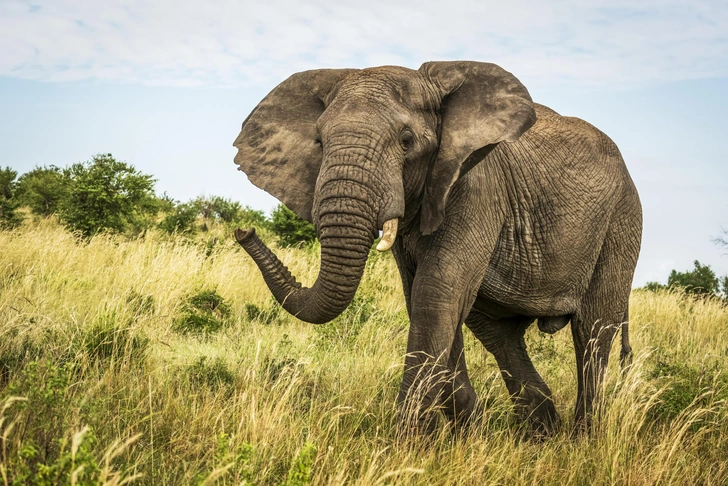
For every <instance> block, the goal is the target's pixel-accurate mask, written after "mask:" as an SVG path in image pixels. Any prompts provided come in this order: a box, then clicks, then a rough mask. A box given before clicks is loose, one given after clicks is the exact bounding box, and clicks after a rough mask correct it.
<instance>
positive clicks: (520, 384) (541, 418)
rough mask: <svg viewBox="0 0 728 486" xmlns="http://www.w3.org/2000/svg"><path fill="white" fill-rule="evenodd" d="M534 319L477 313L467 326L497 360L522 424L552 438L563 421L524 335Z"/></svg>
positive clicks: (470, 317) (472, 316) (466, 322)
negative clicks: (532, 359)
mask: <svg viewBox="0 0 728 486" xmlns="http://www.w3.org/2000/svg"><path fill="white" fill-rule="evenodd" d="M532 321H533V319H531V318H512V319H499V320H494V319H491V318H489V317H487V316H485V315H484V314H482V313H481V312H479V311H477V310H475V309H473V310H472V311H471V312H470V314H469V315H468V317H467V319H466V320H465V324H466V325H467V326H468V327H469V328H470V330H471V331H473V334H474V335H475V337H477V338H478V340H480V342H481V343H483V346H485V348H486V349H487V350H488V351H489V352H491V353H492V354H493V356H495V359H496V361H497V363H498V366H499V367H500V370H501V374H502V376H503V379H504V380H505V383H506V388H508V393H510V395H511V399H512V400H513V403H514V405H515V408H516V414H517V415H518V417H519V419H520V420H521V421H524V422H525V421H528V422H529V424H530V426H531V429H532V431H533V432H534V433H535V434H538V435H544V434H550V433H552V432H553V430H554V429H555V428H556V427H557V426H558V424H559V422H560V419H559V415H558V413H557V412H556V408H555V407H554V403H553V400H552V398H551V390H550V389H549V387H548V386H547V385H546V383H545V382H544V381H543V379H542V378H541V375H539V374H538V371H536V368H534V366H533V363H532V362H531V358H530V357H529V356H528V352H527V351H526V342H525V340H524V335H525V333H526V329H527V328H528V326H529V325H530V324H531V322H532Z"/></svg>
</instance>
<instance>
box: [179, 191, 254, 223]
mask: <svg viewBox="0 0 728 486" xmlns="http://www.w3.org/2000/svg"><path fill="white" fill-rule="evenodd" d="M190 204H191V205H192V206H194V207H195V208H197V210H198V212H199V214H200V216H202V217H203V218H204V219H214V220H216V221H223V222H225V223H232V222H233V221H239V220H240V219H241V217H242V216H243V211H244V210H243V208H242V207H241V206H240V203H239V202H237V201H233V200H231V199H227V198H224V197H220V196H209V197H208V196H200V197H198V198H196V199H195V200H193V201H192V202H191V203H190ZM246 209H248V208H247V207H246Z"/></svg>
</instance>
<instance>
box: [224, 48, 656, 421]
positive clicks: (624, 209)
mask: <svg viewBox="0 0 728 486" xmlns="http://www.w3.org/2000/svg"><path fill="white" fill-rule="evenodd" d="M235 146H236V147H237V148H238V150H239V152H238V155H237V156H236V158H235V162H236V163H237V164H238V165H239V166H240V169H241V170H243V171H244V172H245V173H246V174H247V175H248V177H249V178H250V180H251V181H252V182H253V183H254V184H255V185H257V186H258V187H261V188H262V189H264V190H266V191H268V192H269V193H271V194H272V195H274V196H276V197H277V198H279V199H280V200H281V201H283V202H284V203H285V204H286V205H288V206H289V207H290V208H291V209H293V210H294V211H295V212H296V213H297V214H298V215H299V216H301V217H303V218H304V219H308V220H309V221H312V222H313V223H314V225H315V227H316V229H317V231H318V236H319V239H320V242H321V268H320V273H319V275H318V279H317V280H316V282H315V284H314V285H313V286H312V287H311V288H302V287H301V285H300V284H299V283H298V282H296V280H295V279H294V278H293V277H292V276H291V274H290V273H289V272H288V270H287V269H286V268H285V267H284V266H283V265H282V264H281V263H280V261H279V260H278V258H277V257H276V256H275V255H274V254H273V253H272V252H270V250H268V248H266V247H265V245H263V244H262V242H260V240H259V239H258V237H257V236H256V235H255V231H253V230H248V231H242V230H237V231H236V238H237V240H238V241H239V242H240V244H241V245H242V246H243V247H244V248H245V249H246V250H247V252H248V253H249V254H250V255H251V256H252V257H253V259H254V260H255V262H256V263H257V264H258V266H259V267H260V269H261V271H262V273H263V276H264V278H265V281H266V282H267V284H268V286H269V287H270V289H271V291H272V293H273V295H274V296H275V298H276V299H277V300H278V301H279V302H280V303H281V305H282V306H283V307H284V308H285V309H286V310H287V311H288V312H290V313H291V314H293V315H295V316H297V317H298V318H300V319H302V320H304V321H308V322H312V323H323V322H327V321H330V320H331V319H333V318H335V317H336V316H338V315H339V314H340V313H341V312H342V311H343V310H344V309H345V308H346V307H347V305H348V304H349V303H350V302H351V300H352V298H353V296H354V293H355V292H356V289H357V287H358V285H359V281H360V279H361V276H362V272H363V270H364V266H365V263H366V259H367V256H368V253H369V250H370V247H371V245H372V243H373V241H374V239H375V238H376V236H377V235H378V231H379V230H380V229H381V228H382V225H383V223H384V222H385V221H387V220H389V219H392V218H399V233H398V236H397V239H396V241H395V243H394V246H393V247H392V251H393V253H394V257H395V259H396V262H397V266H398V267H399V271H400V274H401V277H402V284H403V287H404V293H405V297H406V302H407V311H408V313H409V317H410V321H411V324H410V329H409V338H408V344H407V357H406V359H405V370H404V377H403V380H402V386H401V389H400V393H399V402H400V403H401V405H402V413H401V425H402V427H403V428H404V429H405V430H406V431H431V430H432V429H433V428H434V427H435V419H436V416H435V412H433V411H432V410H433V408H439V409H440V410H444V412H445V415H446V416H447V417H448V418H449V419H450V420H452V421H453V423H455V424H456V425H457V424H467V423H468V422H469V421H470V420H472V419H473V418H476V417H477V415H478V414H479V413H480V412H481V411H482V408H481V405H480V402H479V401H478V398H477V397H476V395H475V393H474V391H473V387H472V385H471V384H470V379H469V377H468V373H467V370H466V366H465V356H464V355H463V336H462V324H463V322H464V323H465V324H466V325H467V326H468V327H469V328H470V329H471V330H472V332H473V334H474V335H475V336H476V337H477V338H478V339H479V340H480V341H481V342H482V343H483V345H484V346H485V347H486V349H487V350H488V351H490V352H491V353H492V354H493V355H494V356H495V358H496V360H497V362H498V365H499V366H500V368H501V369H502V375H503V378H504V380H505V382H506V385H507V388H508V390H509V392H510V394H511V396H512V398H513V401H514V404H515V405H516V410H517V413H518V414H519V416H520V417H521V419H522V420H524V421H527V422H528V423H529V424H530V427H531V429H532V430H533V432H534V433H535V434H548V433H550V432H551V431H552V430H553V428H554V427H555V426H556V425H557V424H558V422H559V417H558V415H557V413H556V410H555V409H554V405H553V402H552V400H551V391H550V390H549V388H548V386H547V385H546V384H545V383H544V381H543V380H542V379H541V377H540V376H539V374H538V372H537V371H536V369H535V368H534V367H533V364H532V363H531V360H530V358H529V356H528V353H527V351H526V346H525V343H524V332H525V331H526V328H527V327H528V326H529V325H530V324H531V323H532V322H533V321H535V320H538V323H539V327H540V329H541V330H542V331H544V332H549V333H553V332H556V331H558V330H559V329H561V328H562V327H564V326H566V324H568V323H569V322H571V332H572V336H573V339H574V347H575V350H576V363H577V373H578V387H579V388H578V398H577V405H576V412H575V413H576V421H575V423H576V425H577V430H583V429H585V428H588V427H589V423H590V417H591V412H592V408H593V403H594V401H595V399H596V393H597V390H598V389H599V386H600V383H601V381H602V378H603V375H604V370H605V367H606V365H607V360H608V358H609V351H610V347H611V344H612V341H613V339H614V338H615V335H616V332H617V331H618V329H619V328H620V326H621V328H622V355H621V356H622V358H625V359H626V358H627V357H628V355H629V353H630V347H629V339H628V335H627V325H626V322H627V314H628V311H627V303H628V298H629V293H630V287H631V282H632V276H633V272H634V268H635V264H636V262H637V255H638V253H639V246H640V237H641V231H642V216H641V206H640V202H639V198H638V196H637V192H636V190H635V187H634V185H633V183H632V180H631V179H630V176H629V174H628V172H627V169H626V167H625V164H624V162H623V160H622V157H621V156H620V153H619V150H618V149H617V147H616V146H615V145H614V143H613V142H612V141H611V140H610V139H609V138H608V137H607V136H606V135H604V134H603V133H601V132H600V131H599V130H597V129H596V128H594V127H592V126H591V125H589V124H588V123H586V122H584V121H582V120H580V119H578V118H571V117H563V116H561V115H559V114H557V113H556V112H554V111H552V110H550V109H549V108H546V107H544V106H541V105H537V104H534V103H532V101H531V98H530V96H529V94H528V92H527V90H526V88H525V87H524V86H523V85H522V84H521V83H520V82H519V81H518V80H517V79H516V78H515V77H514V76H513V75H511V74H510V73H508V72H506V71H504V70H503V69H501V68H499V67H498V66H496V65H494V64H486V63H477V62H431V63H426V64H424V65H423V66H422V67H420V69H419V70H417V71H414V70H410V69H406V68H401V67H392V66H387V67H378V68H371V69H364V70H333V69H332V70H315V71H306V72H302V73H298V74H294V75H293V76H291V77H290V78H289V79H287V80H286V81H284V82H283V83H281V84H280V85H279V86H278V87H276V88H275V89H274V90H273V91H272V92H271V93H270V94H269V95H268V96H267V97H266V98H265V99H264V100H263V101H262V102H261V103H260V104H259V105H258V106H257V107H256V109H255V110H254V111H253V112H252V113H251V114H250V116H249V117H248V118H247V119H246V120H245V122H244V123H243V128H242V131H241V133H240V136H239V137H238V138H237V140H236V141H235ZM423 390H424V392H423Z"/></svg>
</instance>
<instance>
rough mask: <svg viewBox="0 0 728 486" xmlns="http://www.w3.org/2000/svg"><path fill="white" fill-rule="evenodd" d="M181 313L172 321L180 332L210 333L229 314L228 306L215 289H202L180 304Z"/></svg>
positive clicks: (174, 329) (221, 324)
mask: <svg viewBox="0 0 728 486" xmlns="http://www.w3.org/2000/svg"><path fill="white" fill-rule="evenodd" d="M182 309H183V310H182V314H181V315H180V316H179V317H177V318H176V319H175V320H174V322H173V323H172V330H173V331H175V332H178V333H180V334H210V333H214V332H217V331H219V330H220V329H221V328H222V327H223V326H224V325H225V324H226V319H227V317H228V316H229V315H230V306H229V305H228V304H227V303H226V302H225V299H223V298H222V296H221V295H220V294H218V293H217V291H215V290H202V291H200V292H198V293H197V294H195V295H192V296H191V297H189V298H188V299H187V301H186V302H185V303H184V305H183V306H182Z"/></svg>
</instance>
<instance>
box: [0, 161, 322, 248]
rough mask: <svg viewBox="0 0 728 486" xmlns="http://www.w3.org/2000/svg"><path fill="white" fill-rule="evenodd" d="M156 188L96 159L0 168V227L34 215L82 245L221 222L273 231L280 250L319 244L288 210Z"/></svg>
mask: <svg viewBox="0 0 728 486" xmlns="http://www.w3.org/2000/svg"><path fill="white" fill-rule="evenodd" d="M155 183H156V180H155V179H154V177H153V176H151V175H147V174H143V173H142V172H140V171H139V170H137V169H136V168H134V166H132V165H131V164H128V163H126V162H122V161H119V160H116V159H115V158H114V157H113V156H112V155H111V154H98V155H95V156H93V157H92V159H91V160H89V161H86V162H79V163H76V164H73V165H70V166H68V167H57V166H54V165H49V166H43V167H36V168H35V169H33V170H31V171H29V172H26V173H25V174H22V175H21V176H20V177H18V172H17V171H15V170H13V169H12V168H10V167H6V168H4V169H2V168H0V228H2V229H12V228H14V227H17V226H18V225H20V224H21V223H22V221H23V219H24V218H25V217H27V213H28V212H30V213H31V214H34V215H37V216H40V217H48V216H51V215H55V216H56V217H57V218H58V219H59V221H61V223H63V224H64V225H65V226H66V227H67V228H68V229H69V230H71V231H74V232H76V233H78V234H79V235H80V236H82V237H84V238H89V237H91V236H93V235H95V234H98V233H100V232H109V233H118V234H123V235H128V236H131V237H135V236H138V235H139V234H141V233H143V232H144V231H146V230H149V229H150V228H154V227H156V228H158V229H160V230H162V231H165V232H167V233H177V234H184V235H194V234H195V233H196V232H198V231H205V230H207V225H208V224H209V223H211V222H218V223H223V224H230V225H238V226H243V227H249V226H256V227H258V228H259V229H264V230H267V231H270V232H271V233H272V234H273V235H275V236H276V237H277V239H278V243H279V244H280V245H282V246H292V245H299V244H309V243H310V242H312V241H314V240H315V239H316V231H315V229H314V227H313V225H311V224H310V223H309V222H307V221H303V220H301V219H300V218H299V217H298V216H296V214H295V213H294V212H293V211H291V210H290V209H288V208H287V207H286V206H284V205H283V204H280V205H278V206H277V207H276V208H275V209H274V210H273V211H272V213H271V215H270V216H266V214H265V213H263V211H260V210H256V209H252V208H250V207H249V206H245V207H243V206H241V204H240V203H239V202H237V201H233V200H231V199H227V198H224V197H220V196H200V197H197V198H195V199H192V200H190V201H188V202H184V203H183V202H180V201H176V200H174V199H172V198H171V197H169V196H168V195H167V194H166V193H165V194H162V195H158V194H157V193H156V192H155V188H154V185H155ZM22 208H27V209H26V210H23V209H22Z"/></svg>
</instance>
